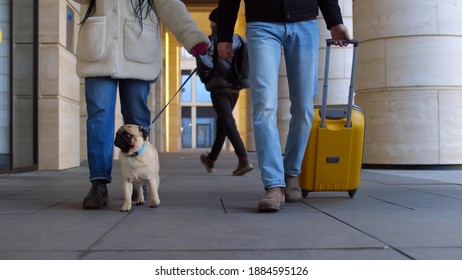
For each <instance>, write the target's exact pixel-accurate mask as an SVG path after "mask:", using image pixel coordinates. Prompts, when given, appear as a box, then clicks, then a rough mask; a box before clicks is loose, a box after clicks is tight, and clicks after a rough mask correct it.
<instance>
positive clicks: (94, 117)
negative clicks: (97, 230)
mask: <svg viewBox="0 0 462 280" xmlns="http://www.w3.org/2000/svg"><path fill="white" fill-rule="evenodd" d="M150 83H151V82H149V81H141V80H134V79H113V78H110V77H89V78H85V98H86V103H87V113H88V119H87V156H88V167H89V169H90V181H94V180H106V181H107V182H108V183H109V182H111V180H112V158H113V151H114V134H115V132H114V125H115V107H116V98H117V86H119V96H120V107H121V111H122V116H123V120H124V123H125V124H136V125H141V126H144V127H148V126H149V124H150V111H149V107H148V105H147V99H148V95H149V90H150Z"/></svg>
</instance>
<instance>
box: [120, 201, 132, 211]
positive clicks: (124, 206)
mask: <svg viewBox="0 0 462 280" xmlns="http://www.w3.org/2000/svg"><path fill="white" fill-rule="evenodd" d="M130 209H132V204H131V203H130V205H126V204H125V203H124V205H122V208H120V212H129V211H130Z"/></svg>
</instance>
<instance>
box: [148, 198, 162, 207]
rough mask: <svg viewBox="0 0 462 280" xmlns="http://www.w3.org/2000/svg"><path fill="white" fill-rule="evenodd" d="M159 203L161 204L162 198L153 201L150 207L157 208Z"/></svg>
mask: <svg viewBox="0 0 462 280" xmlns="http://www.w3.org/2000/svg"><path fill="white" fill-rule="evenodd" d="M159 204H160V200H158V201H151V206H149V207H151V208H157V206H159Z"/></svg>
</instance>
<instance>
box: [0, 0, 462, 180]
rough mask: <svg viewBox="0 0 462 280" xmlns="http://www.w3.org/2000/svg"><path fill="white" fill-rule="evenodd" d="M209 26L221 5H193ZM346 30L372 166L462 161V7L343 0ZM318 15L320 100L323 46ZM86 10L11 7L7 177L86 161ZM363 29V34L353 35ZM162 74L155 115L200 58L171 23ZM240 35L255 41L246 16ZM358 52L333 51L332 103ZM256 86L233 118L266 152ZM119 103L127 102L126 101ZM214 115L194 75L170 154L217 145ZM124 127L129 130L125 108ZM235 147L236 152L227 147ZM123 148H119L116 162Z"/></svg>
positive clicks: (168, 126)
mask: <svg viewBox="0 0 462 280" xmlns="http://www.w3.org/2000/svg"><path fill="white" fill-rule="evenodd" d="M184 2H185V3H186V5H187V7H188V10H189V11H190V13H191V15H192V16H193V18H194V19H195V20H196V22H197V23H198V25H199V27H200V29H201V30H203V31H204V32H205V33H207V34H208V33H209V32H210V29H209V22H208V14H209V12H210V11H211V10H212V9H213V8H214V7H216V5H217V2H218V1H211V0H202V1H201V0H198V1H194V0H189V1H184ZM339 4H340V6H341V9H342V13H343V15H344V21H345V24H346V25H347V26H348V28H349V30H350V33H351V35H353V36H354V37H355V38H357V39H359V40H360V41H361V44H360V49H359V57H358V64H357V65H358V66H357V67H358V68H357V74H356V96H355V103H356V104H358V105H360V106H361V107H363V109H364V111H365V113H366V139H365V146H364V163H366V164H379V165H382V164H383V165H388V164H396V165H420V164H425V165H445V164H462V141H459V140H458V139H459V138H460V136H461V135H462V124H459V123H458V122H457V119H458V115H459V114H460V112H459V110H457V109H458V104H460V103H461V102H460V101H461V98H462V79H461V78H459V77H458V74H457V73H458V71H457V69H456V68H457V65H458V64H459V63H458V62H462V52H461V51H459V48H458V45H459V42H460V41H462V34H461V32H462V31H460V29H459V28H456V27H457V26H459V23H460V21H462V1H460V0H457V1H444V0H410V1H391V0H354V1H352V0H339ZM321 16H322V15H320V17H319V26H320V30H321V45H320V57H319V58H320V59H319V73H320V77H319V78H320V81H319V84H320V86H319V87H318V88H319V89H320V90H319V94H318V97H317V99H316V102H317V103H320V100H321V99H320V92H321V90H322V78H323V77H322V74H323V68H324V53H325V52H324V48H325V46H324V39H325V38H327V37H329V36H330V34H329V32H328V30H327V29H326V28H325V25H324V21H323V20H322V18H321ZM79 22H80V6H79V5H78V4H76V3H75V2H73V1H70V0H41V1H38V0H33V1H31V0H29V1H28V0H17V1H16V0H15V1H11V0H0V62H1V64H0V65H1V68H0V130H1V133H0V173H11V172H18V171H23V170H31V169H41V170H62V169H67V168H72V167H76V166H79V165H80V164H81V162H82V161H84V160H86V129H85V122H86V108H85V95H84V81H83V80H80V79H79V78H78V77H77V75H76V74H75V64H76V59H75V55H74V53H75V46H76V41H77V34H78V31H79ZM353 27H354V29H353ZM161 30H162V34H163V36H162V42H163V52H164V65H163V72H162V77H161V79H159V80H158V81H156V82H155V83H153V84H152V87H151V88H152V91H151V95H150V98H149V103H150V106H151V109H152V118H154V117H155V116H156V115H157V113H158V112H160V111H161V110H162V108H163V106H164V105H165V104H166V103H167V102H168V101H169V100H170V99H171V98H172V97H173V96H174V94H175V93H176V91H177V90H178V88H179V86H180V85H181V83H182V82H183V81H184V80H185V79H186V78H187V77H188V76H189V74H190V73H191V72H192V70H193V69H194V68H195V60H194V58H192V57H191V56H189V55H188V54H187V52H186V51H185V50H184V49H182V47H181V46H180V45H179V44H178V42H177V41H176V40H175V38H174V36H173V35H172V34H171V33H170V32H169V30H168V29H167V28H165V27H164V26H161ZM236 32H237V33H239V34H241V35H244V36H245V16H244V12H243V9H241V12H240V15H239V17H238V22H237V25H236ZM351 54H352V52H351V47H349V48H342V49H340V48H339V49H335V50H333V52H332V54H331V63H332V65H331V68H330V69H331V70H332V71H331V73H330V78H331V79H330V83H329V100H328V101H329V103H345V102H346V99H347V93H348V83H349V77H350V72H349V71H350V67H351ZM283 66H284V59H282V60H281V67H280V78H279V92H280V97H279V101H280V102H279V104H280V107H279V112H278V126H279V129H280V135H281V146H282V147H284V145H285V135H286V133H287V129H288V120H289V118H290V113H289V101H288V87H287V83H286V78H285V75H286V73H285V68H284V67H283ZM250 94H251V91H248V90H247V91H245V92H242V93H241V98H240V100H239V103H238V106H237V107H236V109H235V111H234V114H235V116H236V120H237V122H238V128H239V131H240V133H241V135H242V136H243V140H244V142H245V145H246V146H247V148H248V150H249V151H253V150H255V147H254V143H253V130H252V121H251V113H252V112H251V111H252V110H251V106H250ZM117 106H118V105H117ZM214 118H215V115H214V112H213V109H212V107H211V102H210V97H209V95H208V93H207V92H206V91H205V89H204V88H203V85H202V84H201V83H200V81H199V79H198V77H196V76H195V75H193V76H192V77H191V80H190V81H189V82H188V83H186V86H185V88H184V89H183V90H182V91H181V92H180V93H179V94H178V96H176V97H175V98H173V99H172V102H171V103H170V105H169V106H168V107H167V108H166V110H165V111H164V113H163V114H162V115H161V116H160V118H159V119H158V120H157V121H156V122H155V123H154V125H153V127H152V129H151V142H153V144H154V145H155V146H156V148H157V149H158V150H159V151H162V152H176V151H185V150H188V151H189V150H190V151H196V150H200V151H203V150H207V149H208V148H209V147H210V145H211V143H213V136H214V133H213V132H214V129H215V127H214V120H215V119H214ZM116 119H117V121H116V126H119V125H121V124H122V118H121V115H120V113H118V114H117V116H116ZM225 149H231V145H229V144H226V146H225ZM116 154H117V153H115V155H116Z"/></svg>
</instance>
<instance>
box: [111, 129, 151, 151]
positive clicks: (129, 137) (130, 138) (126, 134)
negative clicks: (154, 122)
mask: <svg viewBox="0 0 462 280" xmlns="http://www.w3.org/2000/svg"><path fill="white" fill-rule="evenodd" d="M147 139H148V131H147V130H146V129H145V128H144V127H142V126H138V125H134V124H126V125H123V126H121V127H120V128H119V129H118V130H117V132H116V137H115V140H114V145H115V146H116V147H117V148H119V149H120V150H121V151H122V152H123V153H125V154H126V153H129V152H130V151H131V150H138V149H139V148H140V147H141V146H142V145H143V144H144V142H145V141H146V140H147Z"/></svg>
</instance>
